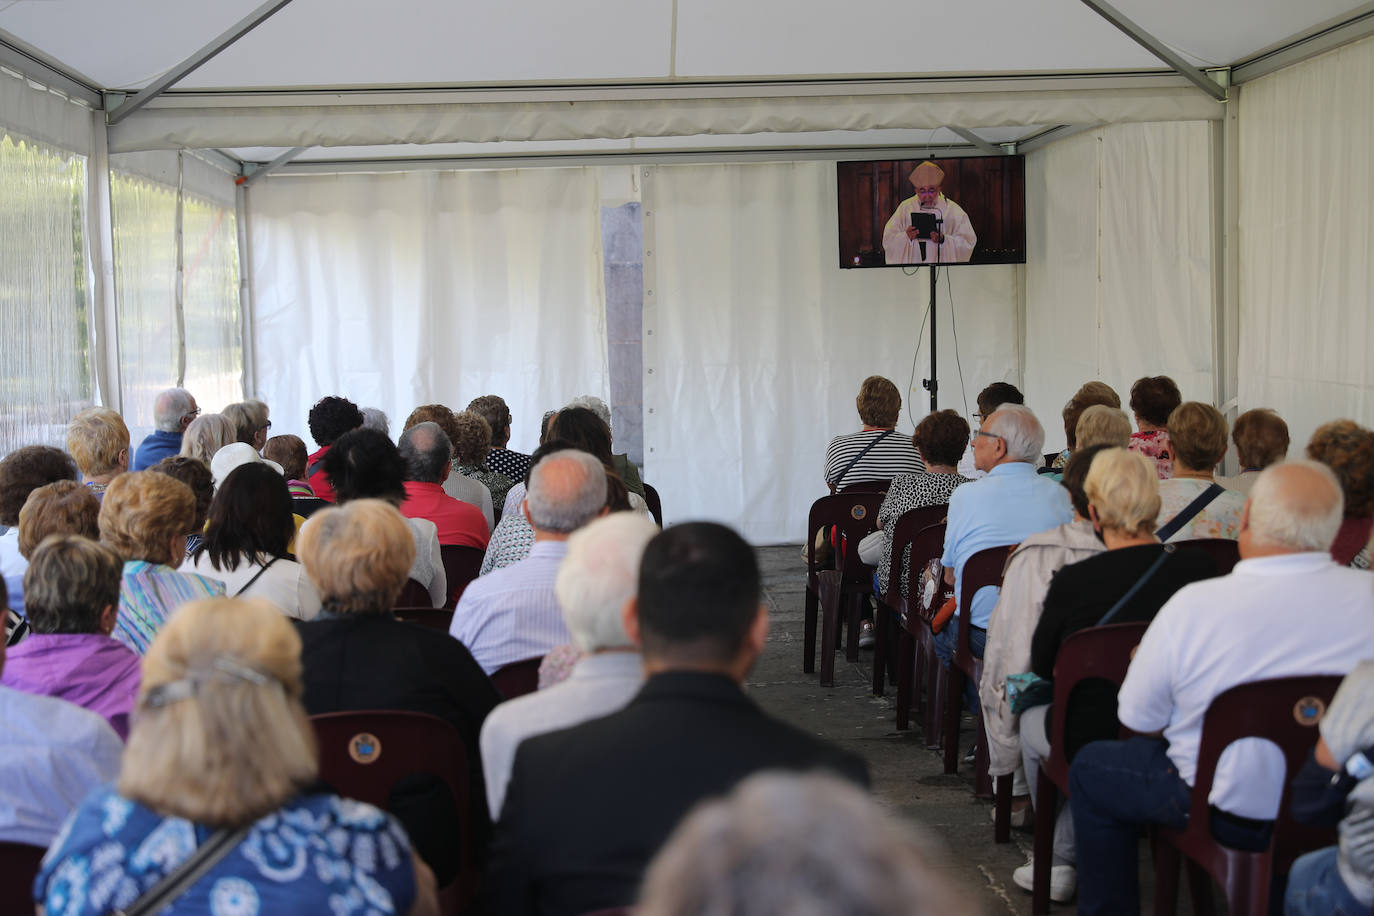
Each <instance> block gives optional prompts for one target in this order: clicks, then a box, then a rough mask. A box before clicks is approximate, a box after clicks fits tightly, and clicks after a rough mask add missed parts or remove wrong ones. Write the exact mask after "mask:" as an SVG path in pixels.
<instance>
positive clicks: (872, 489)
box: [835, 480, 892, 493]
mask: <svg viewBox="0 0 1374 916" xmlns="http://www.w3.org/2000/svg"><path fill="white" fill-rule="evenodd" d="M891 486H892V481H891V480H856V481H854V482H853V483H847V484H845V485H844V486H842V487H840V488H839V489H838V490H836V491H835V492H836V493H886V492H887V491H888V488H889V487H891Z"/></svg>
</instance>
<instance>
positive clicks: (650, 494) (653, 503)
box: [644, 483, 663, 528]
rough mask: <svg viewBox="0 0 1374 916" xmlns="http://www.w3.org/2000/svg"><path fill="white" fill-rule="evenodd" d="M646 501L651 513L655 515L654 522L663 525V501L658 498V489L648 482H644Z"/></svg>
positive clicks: (659, 525)
mask: <svg viewBox="0 0 1374 916" xmlns="http://www.w3.org/2000/svg"><path fill="white" fill-rule="evenodd" d="M644 502H645V503H647V504H648V506H649V514H650V515H652V516H653V517H654V524H656V525H658V527H660V528H662V527H663V502H662V501H661V500H660V499H659V498H658V491H657V490H655V489H654V488H653V487H651V486H649V485H648V484H647V483H646V484H644Z"/></svg>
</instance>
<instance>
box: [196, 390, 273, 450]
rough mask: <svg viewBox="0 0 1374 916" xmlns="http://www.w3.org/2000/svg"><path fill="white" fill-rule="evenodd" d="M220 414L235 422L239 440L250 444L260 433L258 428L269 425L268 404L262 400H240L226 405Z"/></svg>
mask: <svg viewBox="0 0 1374 916" xmlns="http://www.w3.org/2000/svg"><path fill="white" fill-rule="evenodd" d="M220 415H221V416H223V417H224V418H225V419H226V420H228V421H229V422H230V423H232V424H234V432H235V435H237V436H238V441H239V442H246V443H248V444H249V445H252V444H253V437H255V436H256V435H257V434H258V430H260V429H262V428H263V427H265V426H267V405H266V404H264V403H263V402H262V401H239V402H237V403H235V404H230V405H229V406H228V407H225V408H224V409H223V410H221V411H220ZM211 416H213V414H212V415H211ZM187 431H188V432H189V431H190V430H187ZM225 444H226V445H227V444H228V443H225ZM212 456H213V453H212Z"/></svg>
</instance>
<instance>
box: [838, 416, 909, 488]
mask: <svg viewBox="0 0 1374 916" xmlns="http://www.w3.org/2000/svg"><path fill="white" fill-rule="evenodd" d="M884 432H886V430H881V429H868V430H863V431H861V432H857V433H848V434H846V435H843V436H836V437H835V438H834V439H831V440H830V447H829V448H827V449H826V450H825V480H826V482H827V483H829V484H831V485H833V486H835V487H847V486H849V485H850V484H852V483H858V482H860V481H862V480H891V479H892V478H893V477H896V476H897V475H898V474H915V473H917V472H918V471H924V470H925V469H926V466H925V463H924V462H922V461H921V455H920V453H919V452H917V451H916V446H914V445H912V444H911V436H909V435H907V434H906V433H900V432H897V431H895V430H894V431H892V432H890V433H887V435H886V436H884V437H883V438H882V440H881V441H880V442H878V444H877V445H875V446H873V448H871V449H869V450H868V454H866V455H864V456H863V457H862V458H860V459H859V461H858V463H857V464H855V465H854V466H853V467H852V468H850V469H849V470H848V471H845V468H846V467H848V466H849V463H850V462H851V461H853V460H854V457H855V456H856V455H858V454H859V453H860V452H862V451H863V450H864V449H865V448H867V447H868V445H869V444H870V443H872V442H873V440H874V439H877V438H878V437H879V436H883V433H884ZM841 473H843V474H844V479H843V480H839V479H837V478H838V477H839V476H840V474H841Z"/></svg>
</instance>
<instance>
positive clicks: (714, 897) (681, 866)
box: [635, 770, 978, 916]
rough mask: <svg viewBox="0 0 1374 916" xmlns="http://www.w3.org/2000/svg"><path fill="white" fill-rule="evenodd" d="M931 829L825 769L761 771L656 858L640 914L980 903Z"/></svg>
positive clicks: (898, 915) (711, 806)
mask: <svg viewBox="0 0 1374 916" xmlns="http://www.w3.org/2000/svg"><path fill="white" fill-rule="evenodd" d="M943 860H944V856H942V855H940V854H939V853H938V852H937V851H936V850H935V849H934V848H932V844H931V843H930V841H929V840H928V839H926V837H925V836H924V835H923V834H919V833H917V832H916V831H915V830H914V829H913V828H912V827H911V825H908V824H905V823H903V822H901V821H899V820H897V818H895V817H893V816H892V815H891V814H888V813H887V812H886V811H884V810H883V809H882V808H881V807H879V806H878V804H877V803H876V802H875V801H874V800H873V799H872V798H870V797H869V796H868V795H867V794H866V793H864V792H862V791H860V790H859V789H858V788H856V787H854V786H852V785H850V784H849V783H847V782H842V781H841V780H839V779H837V778H835V777H834V776H826V775H822V774H819V773H810V774H795V773H783V772H778V771H776V770H775V771H772V772H765V773H760V774H758V775H755V776H751V777H750V778H749V779H746V780H745V781H744V782H742V783H740V784H739V786H738V787H737V788H736V789H735V790H734V791H733V792H731V793H730V794H729V795H728V796H726V797H725V798H721V799H716V800H713V801H709V802H706V803H704V804H702V805H699V806H697V808H696V809H695V811H693V812H692V814H690V815H689V816H688V817H687V818H686V819H685V820H684V821H683V823H682V824H681V825H680V826H679V827H678V829H677V830H676V831H674V833H673V835H672V837H671V838H670V839H669V840H668V843H667V844H666V845H665V846H664V847H663V849H662V851H661V852H660V853H659V854H658V856H657V857H655V859H654V861H653V863H652V864H651V865H650V866H649V869H648V872H647V875H646V877H645V880H644V887H643V891H642V893H641V896H640V902H639V906H638V907H637V908H636V909H635V913H636V916H715V914H744V913H747V914H748V916H829V914H834V913H864V914H868V916H911V914H913V913H947V914H950V916H968V914H972V913H976V912H978V905H977V903H976V902H975V901H974V899H973V897H972V895H971V894H968V893H967V892H965V891H964V890H962V889H961V888H959V887H958V886H956V885H955V884H954V883H953V882H952V881H951V880H950V879H949V878H948V877H947V872H948V869H947V868H942V867H941V866H942V865H944V862H943Z"/></svg>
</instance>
